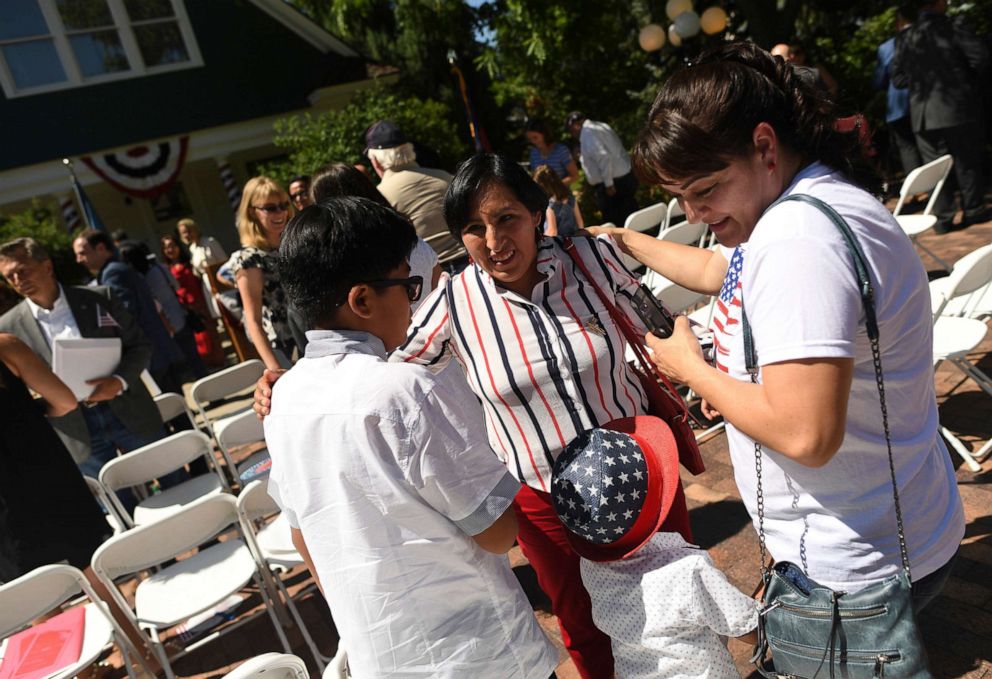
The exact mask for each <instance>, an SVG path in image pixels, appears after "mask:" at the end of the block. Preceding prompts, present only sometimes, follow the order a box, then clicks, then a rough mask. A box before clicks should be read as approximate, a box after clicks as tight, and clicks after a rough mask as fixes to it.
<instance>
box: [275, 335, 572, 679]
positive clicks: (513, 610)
mask: <svg viewBox="0 0 992 679" xmlns="http://www.w3.org/2000/svg"><path fill="white" fill-rule="evenodd" d="M307 338H308V339H309V343H308V344H307V349H306V356H305V357H304V358H303V359H301V360H300V361H299V362H297V364H296V365H295V366H294V367H293V368H292V369H291V370H290V371H289V372H288V373H286V375H284V376H283V377H282V378H281V379H280V380H279V382H278V383H277V384H276V386H275V397H274V398H273V405H272V412H271V414H270V415H269V416H268V417H267V418H266V419H265V439H266V442H267V444H268V448H269V452H270V453H271V455H272V471H271V476H270V477H269V493H270V495H272V497H273V498H274V499H275V501H276V502H277V503H278V504H279V506H280V507H281V508H282V510H283V512H284V514H285V515H286V518H287V520H288V521H289V523H290V525H292V526H294V527H297V528H299V529H300V530H301V531H302V533H303V538H304V540H305V542H306V544H307V548H308V550H309V552H310V555H311V557H312V558H313V563H314V567H315V568H316V570H317V574H318V576H319V577H320V581H321V583H322V584H323V588H324V593H325V596H326V597H327V602H328V604H329V605H330V608H331V613H332V614H333V616H334V622H335V625H336V626H337V628H338V631H339V632H340V634H341V639H342V643H343V645H344V647H345V648H346V649H347V650H348V663H349V665H350V667H351V670H352V674H353V675H354V676H356V677H387V676H388V677H392V678H394V679H401V678H412V677H451V678H452V679H454V678H456V677H457V678H458V679H461V678H462V677H478V678H487V679H488V678H491V679H510V678H513V679H547V677H548V676H549V675H550V674H551V673H552V672H553V671H554V668H555V665H556V664H557V659H558V656H557V653H556V651H555V649H554V647H553V646H552V645H551V644H550V642H549V641H548V640H547V637H545V635H544V633H543V632H542V631H541V628H540V627H539V625H538V624H537V620H536V619H535V617H534V611H533V609H532V608H531V607H530V605H529V604H528V602H527V598H526V597H525V596H524V593H523V591H522V590H521V589H520V585H519V584H518V582H517V580H516V578H515V577H514V575H513V573H512V571H511V570H510V567H509V563H508V562H507V559H506V558H505V557H504V556H497V555H495V554H490V553H489V552H486V551H484V550H483V549H482V548H480V547H479V546H478V545H477V544H476V543H475V541H474V540H473V539H472V538H471V537H470V536H471V535H477V534H478V533H480V532H482V531H483V530H485V529H486V528H488V527H489V526H490V525H492V523H493V522H494V521H495V520H496V519H497V518H499V517H500V516H501V515H502V514H503V512H504V511H505V510H506V509H507V508H508V507H509V506H510V503H511V502H512V501H513V498H514V496H515V495H516V493H517V491H518V490H519V489H520V484H519V482H517V481H516V480H514V478H513V477H512V476H511V475H510V474H509V473H508V472H507V471H506V469H505V468H504V467H503V465H502V464H501V463H500V462H499V460H498V459H496V456H495V455H494V454H493V452H492V450H491V449H490V448H489V444H488V443H487V441H486V432H485V428H484V425H483V419H482V411H481V408H480V407H479V404H478V402H477V401H476V400H475V399H464V398H461V397H460V395H459V393H458V392H454V395H452V393H453V392H450V391H448V390H446V389H443V388H438V383H437V382H436V380H435V378H434V376H433V375H432V374H431V373H430V372H429V371H428V370H427V369H425V368H423V367H420V366H413V365H404V364H395V363H387V362H386V361H385V357H386V352H385V349H384V347H383V345H382V342H381V341H379V340H378V339H377V338H375V337H373V336H371V335H368V334H366V333H356V332H334V331H310V332H308V333H307Z"/></svg>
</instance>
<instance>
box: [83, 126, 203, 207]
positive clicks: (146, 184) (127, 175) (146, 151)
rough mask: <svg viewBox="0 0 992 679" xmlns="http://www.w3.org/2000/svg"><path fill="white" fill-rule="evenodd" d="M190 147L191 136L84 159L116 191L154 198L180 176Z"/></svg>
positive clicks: (166, 189)
mask: <svg viewBox="0 0 992 679" xmlns="http://www.w3.org/2000/svg"><path fill="white" fill-rule="evenodd" d="M188 145H189V137H188V136H182V137H179V138H178V139H173V140H170V141H163V142H159V143H156V144H150V145H148V146H134V147H132V148H129V149H127V150H125V151H118V152H116V153H105V154H103V155H99V156H83V158H82V160H83V162H84V163H86V165H87V166H88V167H89V168H90V169H91V170H93V172H95V173H96V174H97V175H98V176H99V177H100V178H101V179H103V180H104V181H105V182H107V183H108V184H110V185H111V186H113V187H114V188H116V189H117V190H119V191H122V192H124V193H127V194H129V195H131V196H135V197H136V198H155V197H157V196H159V195H161V194H163V193H165V192H166V191H168V190H169V188H170V187H171V186H172V185H173V184H174V183H175V181H176V179H177V178H178V177H179V172H180V171H181V170H182V168H183V163H185V162H186V150H187V146H188Z"/></svg>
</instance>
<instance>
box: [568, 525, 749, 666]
mask: <svg viewBox="0 0 992 679" xmlns="http://www.w3.org/2000/svg"><path fill="white" fill-rule="evenodd" d="M581 569H582V582H583V583H584V584H585V586H586V589H588V590H589V595H590V597H591V598H592V617H593V621H594V622H595V623H596V627H598V628H599V629H601V630H602V631H603V632H605V633H606V634H608V635H609V636H610V639H611V640H612V646H613V658H614V664H615V668H616V676H617V679H633V678H634V677H637V678H639V679H641V678H645V679H646V678H647V677H658V678H659V679H660V678H661V677H664V678H665V679H670V678H674V677H699V678H700V679H702V678H704V677H705V678H706V679H723V677H733V678H736V677H739V676H740V674H739V673H738V672H737V670H736V668H735V667H734V661H733V659H732V658H731V657H730V652H729V651H728V650H727V647H726V644H725V640H724V639H722V638H721V637H743V638H744V639H743V640H744V641H747V642H749V643H753V642H754V641H755V638H754V629H755V628H756V627H757V626H758V610H759V606H760V604H759V603H758V602H757V601H755V600H754V599H752V598H751V597H749V596H747V595H746V594H744V593H743V592H741V591H740V590H738V589H737V588H736V587H734V586H733V585H732V584H730V583H729V582H728V581H727V578H726V576H724V574H723V573H722V572H720V570H719V569H717V567H716V566H715V565H714V564H713V561H712V560H711V559H710V557H709V555H708V554H707V553H706V551H705V550H702V549H699V548H698V547H696V546H694V545H690V544H689V543H687V542H686V541H685V540H684V539H683V538H682V536H681V535H679V534H678V533H656V534H655V535H654V537H652V538H651V540H650V541H649V542H648V543H647V544H645V545H644V546H643V547H641V548H640V549H639V550H637V552H635V553H634V554H633V555H632V556H629V557H627V558H625V559H623V560H622V561H607V562H595V561H590V560H588V559H582V561H581Z"/></svg>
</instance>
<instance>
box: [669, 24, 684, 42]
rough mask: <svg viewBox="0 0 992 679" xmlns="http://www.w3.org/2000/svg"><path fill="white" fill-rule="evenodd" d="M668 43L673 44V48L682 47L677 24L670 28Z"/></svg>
mask: <svg viewBox="0 0 992 679" xmlns="http://www.w3.org/2000/svg"><path fill="white" fill-rule="evenodd" d="M668 42H670V43H672V47H681V46H682V36H681V35H679V32H678V31H677V30H676V29H675V24H672V25H671V26H669V27H668Z"/></svg>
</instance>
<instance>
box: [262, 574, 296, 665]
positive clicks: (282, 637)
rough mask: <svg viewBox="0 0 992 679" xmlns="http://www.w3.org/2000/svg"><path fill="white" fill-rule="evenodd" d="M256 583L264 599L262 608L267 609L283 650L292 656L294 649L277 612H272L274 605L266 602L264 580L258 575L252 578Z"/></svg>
mask: <svg viewBox="0 0 992 679" xmlns="http://www.w3.org/2000/svg"><path fill="white" fill-rule="evenodd" d="M252 579H254V581H255V586H256V587H258V592H259V596H261V598H262V606H263V607H264V608H265V612H266V613H268V614H269V619H270V620H271V621H272V626H273V627H274V628H275V630H276V636H277V637H279V643H281V644H282V647H283V650H285V652H286V653H290V654H292V652H293V649H292V648H291V647H290V645H289V639H287V638H286V632H284V631H283V629H282V625H281V624H279V619H278V618H277V617H276V614H275V611H274V610H272V608H273V607H272V605H271V604H270V603H269V602H268V601H267V600H266V598H267V597H266V594H265V591H266V590H265V585H264V584H262V579H261V578H260V577H259V576H258V574H257V573H256V574H255V575H253V576H252Z"/></svg>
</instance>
